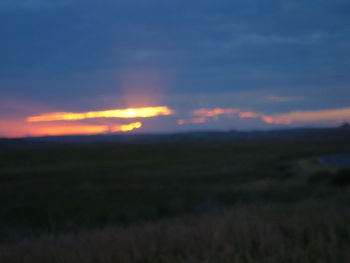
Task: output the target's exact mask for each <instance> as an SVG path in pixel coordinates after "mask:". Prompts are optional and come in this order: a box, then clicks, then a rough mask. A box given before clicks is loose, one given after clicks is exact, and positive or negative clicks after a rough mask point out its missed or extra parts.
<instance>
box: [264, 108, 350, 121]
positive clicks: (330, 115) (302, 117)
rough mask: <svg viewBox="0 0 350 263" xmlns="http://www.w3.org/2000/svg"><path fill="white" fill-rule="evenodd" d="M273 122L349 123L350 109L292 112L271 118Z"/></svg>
mask: <svg viewBox="0 0 350 263" xmlns="http://www.w3.org/2000/svg"><path fill="white" fill-rule="evenodd" d="M271 118H272V119H273V122H274V123H276V122H289V123H291V122H302V123H303V122H319V121H348V120H350V107H349V108H341V109H332V110H318V111H292V112H288V113H283V114H276V115H273V116H271Z"/></svg>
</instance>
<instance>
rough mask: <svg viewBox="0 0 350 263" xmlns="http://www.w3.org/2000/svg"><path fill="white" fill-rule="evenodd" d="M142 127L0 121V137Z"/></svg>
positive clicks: (104, 132)
mask: <svg viewBox="0 0 350 263" xmlns="http://www.w3.org/2000/svg"><path fill="white" fill-rule="evenodd" d="M141 127H142V123H141V122H134V123H130V124H110V125H99V124H71V123H62V124H59V125H57V124H48V123H27V122H23V121H21V120H0V137H5V138H21V137H42V136H60V135H93V134H107V133H111V132H128V131H132V130H134V129H138V128H141Z"/></svg>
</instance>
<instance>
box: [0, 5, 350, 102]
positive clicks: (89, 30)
mask: <svg viewBox="0 0 350 263" xmlns="http://www.w3.org/2000/svg"><path fill="white" fill-rule="evenodd" d="M349 25H350V4H349V3H348V1H345V0H334V1H327V0H317V1H316V0H303V1H301V0H299V1H298V0H297V1H287V0H285V1H277V0H266V1H260V0H238V1H232V0H222V1H217V0H203V1H185V0H179V1H169V0H168V1H165V0H153V1H150V0H134V1H130V0H128V1H127V0H119V1H112V0H103V1H93V0H84V1H83V0H69V1H68V0H66V1H64V0H61V1H59V0H57V1H54V0H52V1H50V0H27V1H21V0H3V1H1V3H0V38H1V42H0V57H1V60H0V83H1V86H0V89H1V90H2V92H6V93H12V94H13V95H22V96H25V97H28V98H36V99H37V98H40V99H43V98H44V99H45V100H48V101H57V103H59V102H60V101H62V103H67V101H69V98H71V99H72V98H73V99H72V100H73V101H76V100H77V98H79V97H81V96H83V97H89V96H94V95H96V94H104V93H107V94H109V93H111V92H116V93H118V92H119V91H120V87H119V86H118V83H119V82H118V77H119V75H120V73H121V72H123V70H125V68H127V69H130V68H135V69H137V70H140V69H141V70H142V69H143V68H152V69H153V70H159V71H160V72H163V71H164V72H167V74H169V75H173V76H174V78H173V79H172V82H173V83H172V87H173V90H172V93H173V94H192V95H193V94H194V95H195V94H198V93H207V94H210V93H227V92H243V91H246V90H251V91H255V90H259V89H260V90H267V89H268V90H271V89H272V90H280V91H281V92H280V93H279V95H280V96H287V95H288V96H290V95H291V93H293V91H296V90H297V93H298V96H299V95H300V94H301V93H302V92H300V91H305V93H306V94H307V93H308V92H309V93H312V94H314V92H313V91H314V90H317V89H319V90H326V89H329V88H332V90H333V91H334V93H335V95H334V97H336V96H339V98H342V97H343V96H344V87H346V86H347V85H348V84H349V83H350V77H349V76H350V74H349V72H348V68H349V63H350V61H349V59H348V58H349V56H350V49H349V44H350V34H349V33H350V32H349V31H350V28H349ZM0 93H1V91H0ZM319 94H320V96H323V95H322V94H323V93H322V92H320V93H319ZM192 95H191V96H192ZM267 95H271V94H266V96H267ZM272 95H273V94H272ZM301 95H302V94H301ZM67 97H69V98H67ZM339 101H342V100H341V99H339ZM341 103H344V102H341ZM332 104H336V103H332Z"/></svg>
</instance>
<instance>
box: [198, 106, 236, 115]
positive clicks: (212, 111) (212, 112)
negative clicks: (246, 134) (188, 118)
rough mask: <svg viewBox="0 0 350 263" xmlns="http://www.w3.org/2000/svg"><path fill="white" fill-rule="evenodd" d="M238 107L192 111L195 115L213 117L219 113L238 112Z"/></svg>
mask: <svg viewBox="0 0 350 263" xmlns="http://www.w3.org/2000/svg"><path fill="white" fill-rule="evenodd" d="M238 112H239V109H236V108H226V109H224V108H215V109H205V108H203V109H198V110H195V111H193V112H192V114H193V115H195V116H203V117H215V116H219V115H229V114H235V113H238Z"/></svg>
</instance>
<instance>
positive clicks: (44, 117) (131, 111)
mask: <svg viewBox="0 0 350 263" xmlns="http://www.w3.org/2000/svg"><path fill="white" fill-rule="evenodd" d="M172 114H173V111H172V110H171V109H169V108H168V107H166V106H158V107H144V108H128V109H115V110H106V111H90V112H81V113H73V112H54V113H47V114H41V115H37V116H31V117H28V118H27V121H28V122H43V121H60V120H70V121H71V120H84V119H95V118H126V119H130V118H151V117H156V116H162V115H172Z"/></svg>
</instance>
